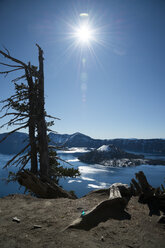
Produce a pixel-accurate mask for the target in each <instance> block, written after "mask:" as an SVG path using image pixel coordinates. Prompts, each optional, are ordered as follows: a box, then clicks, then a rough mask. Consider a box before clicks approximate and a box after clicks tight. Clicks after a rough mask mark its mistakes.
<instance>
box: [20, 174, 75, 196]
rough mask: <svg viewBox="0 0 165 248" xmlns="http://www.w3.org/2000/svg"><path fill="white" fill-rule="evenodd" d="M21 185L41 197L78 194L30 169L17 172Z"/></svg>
mask: <svg viewBox="0 0 165 248" xmlns="http://www.w3.org/2000/svg"><path fill="white" fill-rule="evenodd" d="M17 180H18V182H19V184H20V185H22V186H24V187H25V188H26V189H28V190H30V191H31V192H33V193H34V194H35V195H36V196H37V197H39V198H50V199H51V198H59V197H64V198H70V199H76V196H75V195H73V194H71V193H70V192H67V191H66V190H64V189H62V188H61V187H59V186H58V185H57V184H55V183H54V182H52V181H51V180H49V179H48V178H44V179H41V178H40V177H37V176H36V175H34V174H33V173H32V172H30V171H28V170H23V171H21V172H19V173H18V174H17Z"/></svg>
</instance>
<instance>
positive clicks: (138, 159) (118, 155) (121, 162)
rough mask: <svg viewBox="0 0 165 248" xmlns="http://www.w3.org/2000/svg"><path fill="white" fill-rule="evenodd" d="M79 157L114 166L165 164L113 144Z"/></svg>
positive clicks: (89, 161)
mask: <svg viewBox="0 0 165 248" xmlns="http://www.w3.org/2000/svg"><path fill="white" fill-rule="evenodd" d="M78 158H79V160H80V161H81V162H84V163H88V164H101V165H105V166H113V167H128V166H137V165H141V164H149V165H165V161H163V160H157V159H146V158H145V157H144V155H137V154H133V153H128V152H125V151H124V150H121V149H120V148H118V147H116V146H114V145H113V144H110V145H103V146H101V147H99V148H98V149H94V150H92V151H90V152H87V153H85V154H83V155H80V156H79V157H78Z"/></svg>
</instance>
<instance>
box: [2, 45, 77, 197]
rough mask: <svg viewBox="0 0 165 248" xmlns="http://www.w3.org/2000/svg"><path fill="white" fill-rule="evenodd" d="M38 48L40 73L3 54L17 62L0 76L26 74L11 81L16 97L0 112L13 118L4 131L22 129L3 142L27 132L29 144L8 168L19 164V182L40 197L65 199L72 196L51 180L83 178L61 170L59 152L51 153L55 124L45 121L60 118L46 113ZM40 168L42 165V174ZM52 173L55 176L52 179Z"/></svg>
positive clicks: (10, 162)
mask: <svg viewBox="0 0 165 248" xmlns="http://www.w3.org/2000/svg"><path fill="white" fill-rule="evenodd" d="M36 46H37V48H38V54H39V56H38V60H39V69H37V67H36V66H33V65H31V64H30V62H29V63H28V64H25V63H24V62H22V61H20V60H18V59H16V58H14V57H12V56H11V55H10V53H9V52H8V50H6V52H4V51H1V50H0V54H1V55H2V56H4V57H5V58H6V59H8V60H9V61H12V62H14V64H6V63H0V65H2V66H5V67H7V68H10V69H9V70H5V71H2V72H0V74H6V75H7V74H9V73H11V72H15V71H19V70H21V71H23V75H22V76H20V77H17V78H15V79H14V80H12V82H13V83H14V85H15V94H14V95H12V96H11V97H9V98H8V99H6V100H4V101H2V103H3V104H4V106H3V107H2V109H1V111H3V110H6V111H5V114H4V115H2V116H1V117H0V118H4V117H6V116H11V119H10V120H9V121H8V122H6V123H5V124H4V125H2V126H1V127H3V126H5V125H7V126H10V125H19V127H18V128H15V129H14V130H12V131H11V132H9V133H7V134H6V136H5V137H4V138H3V139H2V140H1V141H0V142H2V141H3V140H5V139H6V138H7V137H8V136H9V135H10V134H12V133H14V132H16V131H18V130H21V129H23V128H28V131H29V144H27V145H26V146H25V147H24V148H23V149H22V150H21V151H20V152H19V153H18V154H16V155H15V156H14V157H13V158H12V159H11V160H10V161H8V162H7V164H6V166H8V165H12V164H16V165H17V166H18V165H21V167H20V170H19V172H18V173H17V175H16V178H17V179H18V181H19V182H20V183H21V185H23V186H25V187H26V188H28V189H30V190H33V192H34V193H35V194H36V195H37V196H39V194H40V197H44V194H45V197H55V196H56V197H58V196H62V195H63V196H64V195H65V196H68V197H69V196H70V194H69V193H66V192H65V193H64V190H62V189H61V188H60V187H59V186H58V185H57V184H55V183H54V184H53V182H52V183H51V184H50V179H49V178H51V179H52V178H53V179H57V180H54V181H55V182H58V178H59V177H62V176H63V177H65V176H70V177H75V176H78V175H80V174H79V171H78V170H77V169H73V168H72V169H70V168H63V167H62V166H61V167H58V165H59V163H58V162H57V159H58V157H57V154H56V151H54V150H53V148H52V147H51V148H50V149H49V146H48V138H47V130H49V131H51V130H50V129H48V127H49V126H51V125H52V124H53V121H50V122H46V120H45V117H49V118H53V119H58V118H56V117H52V116H50V115H47V114H46V111H45V107H44V106H45V101H44V63H43V60H44V58H43V50H42V49H41V48H40V46H39V45H37V44H36ZM22 79H25V80H26V83H20V81H21V80H22ZM29 147H30V150H29ZM27 149H28V150H27ZM25 151H26V154H25ZM38 155H39V163H38ZM49 158H50V159H49ZM29 160H31V172H32V174H30V172H25V171H24V167H25V166H26V165H27V163H28V162H29ZM49 160H50V161H49ZM38 164H40V170H39V168H38ZM6 166H5V167H6ZM20 171H23V172H20ZM52 171H54V172H55V173H56V174H53V175H52ZM34 174H36V175H37V177H35V175H34ZM28 177H29V178H28ZM33 179H34V180H33ZM34 182H35V183H34ZM48 182H49V183H48ZM43 185H45V187H46V189H45V190H43V191H42V190H41V188H43ZM61 192H62V193H61ZM51 194H52V196H51Z"/></svg>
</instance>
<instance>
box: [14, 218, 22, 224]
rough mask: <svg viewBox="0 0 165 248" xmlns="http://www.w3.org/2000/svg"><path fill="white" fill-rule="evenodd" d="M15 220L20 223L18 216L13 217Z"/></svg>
mask: <svg viewBox="0 0 165 248" xmlns="http://www.w3.org/2000/svg"><path fill="white" fill-rule="evenodd" d="M13 221H15V222H17V223H20V221H21V220H20V219H18V218H17V217H13Z"/></svg>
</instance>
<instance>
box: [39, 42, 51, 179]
mask: <svg viewBox="0 0 165 248" xmlns="http://www.w3.org/2000/svg"><path fill="white" fill-rule="evenodd" d="M37 47H38V50H39V81H38V105H37V106H38V117H37V128H38V147H39V155H40V173H41V177H44V176H46V177H47V176H48V169H49V154H48V140H47V128H46V122H45V109H44V104H45V101H44V69H43V60H44V58H43V51H42V49H41V48H40V47H39V46H38V45H37Z"/></svg>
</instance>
